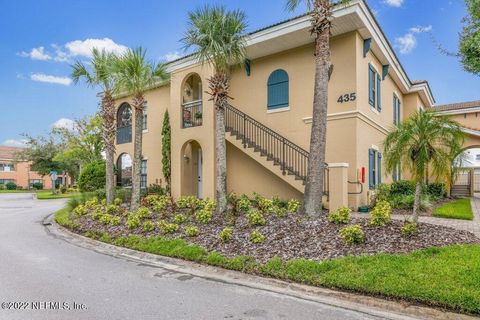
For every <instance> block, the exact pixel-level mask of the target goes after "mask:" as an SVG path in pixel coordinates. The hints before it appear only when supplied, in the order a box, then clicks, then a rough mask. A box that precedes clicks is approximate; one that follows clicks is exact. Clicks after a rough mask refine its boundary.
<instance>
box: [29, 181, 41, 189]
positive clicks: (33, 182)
mask: <svg viewBox="0 0 480 320" xmlns="http://www.w3.org/2000/svg"><path fill="white" fill-rule="evenodd" d="M28 184H29V186H30V188H33V187H34V186H39V185H40V184H41V185H42V188H43V180H42V179H30V181H29V182H28Z"/></svg>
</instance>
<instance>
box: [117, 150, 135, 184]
mask: <svg viewBox="0 0 480 320" xmlns="http://www.w3.org/2000/svg"><path fill="white" fill-rule="evenodd" d="M132 168H133V167H132V157H130V155H129V154H128V153H122V154H121V155H120V156H119V157H118V159H117V186H119V187H131V186H132Z"/></svg>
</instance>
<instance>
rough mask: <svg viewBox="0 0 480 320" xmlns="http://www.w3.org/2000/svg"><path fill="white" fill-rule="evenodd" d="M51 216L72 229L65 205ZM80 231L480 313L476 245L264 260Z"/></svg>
mask: <svg viewBox="0 0 480 320" xmlns="http://www.w3.org/2000/svg"><path fill="white" fill-rule="evenodd" d="M56 221H57V222H58V223H59V224H62V225H64V226H66V227H67V228H71V229H72V228H73V229H75V228H76V225H75V222H73V221H72V220H71V219H70V217H69V214H68V211H67V210H66V209H64V210H60V211H59V212H57V213H56ZM85 236H88V237H91V238H94V239H98V240H100V241H104V242H107V243H112V244H115V245H117V246H122V247H126V248H130V249H134V250H139V251H144V252H149V253H154V254H159V255H163V256H169V257H176V258H181V259H185V260H190V261H196V262H200V263H205V264H209V265H214V266H218V267H223V268H226V269H232V270H237V271H242V272H247V273H253V274H260V275H263V276H268V277H272V278H278V279H283V280H289V281H295V282H299V283H305V284H309V285H315V286H321V287H327V288H337V289H343V290H348V291H354V292H360V293H365V294H372V295H376V296H382V297H389V298H396V299H403V300H408V301H412V302H421V303H424V304H427V305H431V306H439V307H445V308H448V309H452V310H457V311H462V312H467V313H473V314H480V285H479V284H480V246H478V245H463V246H462V245H457V246H450V247H444V248H430V249H425V250H419V251H415V252H413V253H410V254H405V255H390V254H377V255H374V256H359V257H346V258H340V259H335V260H328V261H323V262H317V261H309V260H302V259H295V260H290V261H283V260H281V259H280V258H273V259H271V260H270V261H268V262H267V263H265V264H260V263H257V262H256V261H255V260H254V259H253V258H252V257H248V256H237V257H234V258H228V257H225V256H223V255H221V254H219V253H217V252H208V251H207V250H206V249H205V248H203V247H201V246H198V245H192V244H188V243H187V242H185V241H184V240H182V239H167V238H164V237H160V236H159V237H151V238H145V237H141V236H137V235H132V236H129V237H120V238H112V237H111V236H110V235H108V234H107V233H99V232H87V233H85Z"/></svg>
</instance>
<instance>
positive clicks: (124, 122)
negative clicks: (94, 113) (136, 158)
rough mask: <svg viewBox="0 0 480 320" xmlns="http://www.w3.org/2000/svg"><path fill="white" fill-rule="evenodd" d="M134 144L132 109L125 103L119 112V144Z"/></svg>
mask: <svg viewBox="0 0 480 320" xmlns="http://www.w3.org/2000/svg"><path fill="white" fill-rule="evenodd" d="M129 142H132V108H131V107H130V105H129V104H128V103H124V104H122V105H121V106H120V108H118V112H117V144H122V143H129Z"/></svg>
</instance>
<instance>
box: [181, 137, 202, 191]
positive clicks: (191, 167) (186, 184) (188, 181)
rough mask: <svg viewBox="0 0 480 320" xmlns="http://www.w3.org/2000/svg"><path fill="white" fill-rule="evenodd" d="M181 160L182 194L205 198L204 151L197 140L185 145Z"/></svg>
mask: <svg viewBox="0 0 480 320" xmlns="http://www.w3.org/2000/svg"><path fill="white" fill-rule="evenodd" d="M181 161H182V166H181V168H182V176H181V192H182V195H183V196H190V195H193V196H197V197H198V198H203V153H202V147H201V146H200V144H199V143H198V142H197V141H195V140H191V141H188V142H186V143H185V144H184V145H183V147H182V150H181Z"/></svg>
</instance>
